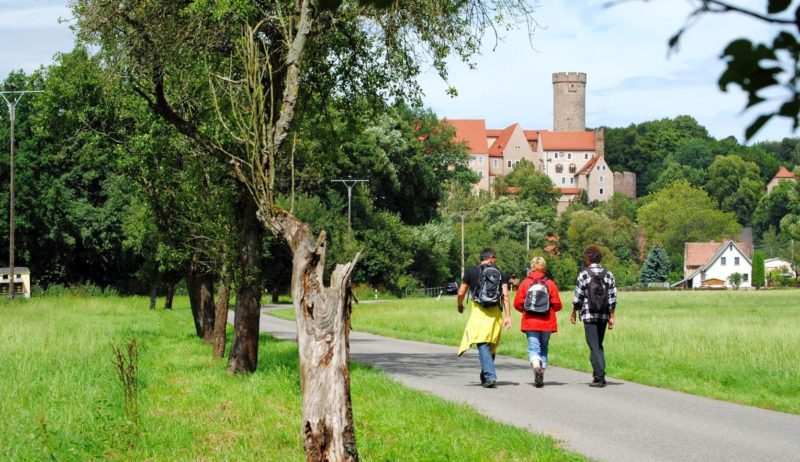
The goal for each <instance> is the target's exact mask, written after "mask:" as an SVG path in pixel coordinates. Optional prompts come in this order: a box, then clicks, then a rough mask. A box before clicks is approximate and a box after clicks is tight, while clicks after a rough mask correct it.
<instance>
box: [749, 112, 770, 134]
mask: <svg viewBox="0 0 800 462" xmlns="http://www.w3.org/2000/svg"><path fill="white" fill-rule="evenodd" d="M773 115H774V114H763V115H760V116H758V118H757V119H756V120H755V122H753V123H751V124H750V126H749V127H747V130H745V132H744V137H745V139H747V140H749V139H750V138H752V137H753V135H755V134H756V133H758V131H759V130H761V128H762V127H763V126H764V124H766V123H767V122H769V119H771V118H772V116H773Z"/></svg>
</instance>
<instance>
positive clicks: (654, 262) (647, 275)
mask: <svg viewBox="0 0 800 462" xmlns="http://www.w3.org/2000/svg"><path fill="white" fill-rule="evenodd" d="M668 277H669V256H668V255H667V252H665V251H664V249H663V248H662V247H661V246H655V247H653V248H652V249H650V252H648V254H647V259H645V261H644V263H643V264H642V272H641V274H640V275H639V282H641V283H642V284H649V283H651V282H666V281H667V279H668Z"/></svg>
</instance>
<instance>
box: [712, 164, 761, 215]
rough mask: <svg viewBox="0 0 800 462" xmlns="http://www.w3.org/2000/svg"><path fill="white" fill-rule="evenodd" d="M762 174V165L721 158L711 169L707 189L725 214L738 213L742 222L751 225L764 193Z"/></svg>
mask: <svg viewBox="0 0 800 462" xmlns="http://www.w3.org/2000/svg"><path fill="white" fill-rule="evenodd" d="M759 172H760V170H759V168H758V165H756V164H755V163H753V162H747V161H744V160H743V159H742V158H741V157H739V156H736V155H730V156H717V157H716V159H714V162H713V163H712V164H711V166H710V167H709V169H708V183H707V184H706V186H705V189H706V191H708V193H709V195H710V196H711V197H713V198H714V199H716V200H717V202H718V203H719V204H720V206H721V208H722V210H723V211H726V212H730V211H732V212H735V213H736V216H737V219H738V221H739V223H741V224H748V223H749V222H750V214H751V213H752V211H753V210H755V208H756V205H757V204H758V200H759V199H760V198H761V196H762V195H763V191H764V183H763V182H762V181H761V178H760V176H759Z"/></svg>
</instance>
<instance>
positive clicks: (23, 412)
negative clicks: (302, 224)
mask: <svg viewBox="0 0 800 462" xmlns="http://www.w3.org/2000/svg"><path fill="white" fill-rule="evenodd" d="M147 304H148V300H147V299H146V298H119V297H97V298H91V297H85V298H78V297H59V298H56V297H44V298H35V299H32V300H30V301H17V302H14V303H8V302H6V303H0V358H2V361H0V390H2V393H0V415H2V416H3V418H2V419H0V460H14V461H39V460H57V461H92V460H97V461H108V460H110V461H133V460H135V461H143V460H152V461H191V460H195V461H217V460H220V461H222V460H224V461H229V460H235V461H249V460H269V461H302V460H305V456H304V453H303V449H302V442H301V439H300V412H301V402H300V396H299V392H300V384H299V373H298V364H297V346H296V345H295V344H294V343H292V342H280V341H277V340H274V339H272V338H270V337H267V336H262V338H261V345H260V350H259V367H258V371H257V372H255V373H254V374H251V375H248V376H229V375H227V374H226V372H225V361H224V360H215V359H213V358H211V352H210V348H209V347H207V346H205V345H203V343H202V341H200V340H199V339H197V338H196V337H195V336H194V326H193V324H192V320H191V314H190V312H189V309H188V301H187V300H186V299H185V298H182V299H181V298H179V299H177V300H176V307H175V309H174V310H172V311H163V310H160V309H159V310H152V311H151V310H149V309H147ZM362 308H366V305H364V306H362ZM132 338H136V340H137V342H138V345H139V348H138V352H139V360H138V365H139V369H138V373H137V374H136V380H135V382H134V383H135V385H136V387H137V389H138V392H137V394H136V395H137V398H136V400H135V402H134V403H135V404H136V405H137V407H138V418H135V417H134V415H133V414H134V413H133V412H132V411H128V412H126V407H125V403H124V394H123V386H122V382H121V381H120V379H119V378H118V376H117V371H116V362H115V355H114V352H113V348H114V347H115V346H116V347H122V348H124V347H125V346H126V345H127V344H128V343H129V341H130V339H132ZM352 397H353V411H354V418H355V423H356V435H357V444H358V448H359V454H360V456H361V458H362V460H365V461H369V460H382V461H383V460H387V461H388V460H398V461H399V460H415V461H416V460H420V461H454V460H486V457H487V455H492V456H491V458H492V460H507V461H523V460H545V461H547V460H553V461H555V460H583V459H582V458H581V457H580V456H577V455H574V454H571V453H567V452H564V451H562V450H561V449H559V448H558V444H557V442H555V441H554V440H552V439H549V438H546V437H540V436H536V435H532V434H530V433H528V432H526V431H524V430H520V429H517V428H514V427H510V426H508V425H503V424H499V423H496V422H492V421H490V420H489V419H487V418H485V417H483V416H480V415H479V414H477V413H476V412H474V411H472V410H470V409H469V408H467V407H465V406H462V405H456V404H452V403H449V402H446V401H443V400H441V399H438V398H436V397H433V396H431V395H428V394H424V393H419V392H416V391H412V390H409V389H406V388H404V387H402V386H401V385H399V384H398V383H396V382H394V381H392V380H389V379H388V378H386V376H384V375H383V374H382V373H380V372H379V371H376V370H374V369H371V368H369V367H365V366H360V365H357V364H354V365H353V366H352ZM129 409H130V408H129ZM432 415H435V416H436V419H431V418H430V416H432ZM476 435H480V438H476V437H475V436H476Z"/></svg>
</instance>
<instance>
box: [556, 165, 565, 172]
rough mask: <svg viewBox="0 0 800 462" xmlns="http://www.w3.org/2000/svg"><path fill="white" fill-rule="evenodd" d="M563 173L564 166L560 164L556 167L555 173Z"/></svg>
mask: <svg viewBox="0 0 800 462" xmlns="http://www.w3.org/2000/svg"><path fill="white" fill-rule="evenodd" d="M563 171H564V166H563V165H561V164H557V165H556V173H561V172H563Z"/></svg>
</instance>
